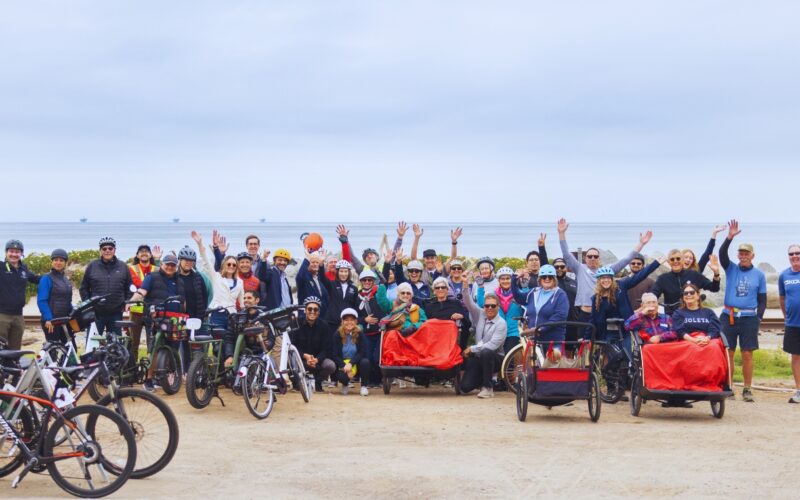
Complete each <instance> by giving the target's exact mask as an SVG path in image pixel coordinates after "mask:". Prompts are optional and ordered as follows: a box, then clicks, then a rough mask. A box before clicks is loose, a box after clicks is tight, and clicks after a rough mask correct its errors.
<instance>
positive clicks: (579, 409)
mask: <svg viewBox="0 0 800 500" xmlns="http://www.w3.org/2000/svg"><path fill="white" fill-rule="evenodd" d="M329 391H330V389H329ZM223 397H224V399H225V402H226V404H227V407H224V408H223V407H222V406H221V405H220V403H219V401H216V400H215V401H214V402H213V403H212V404H211V406H210V407H209V408H207V409H206V410H203V411H198V410H194V409H192V408H191V407H190V406H189V405H188V403H187V402H186V399H185V397H184V396H183V393H179V394H178V395H176V396H172V397H168V398H167V399H168V401H169V403H170V405H171V406H172V407H173V409H174V410H175V411H176V413H177V415H178V418H179V421H180V425H181V442H180V447H179V449H178V452H177V454H176V456H175V458H174V460H173V461H172V463H171V464H170V465H169V466H168V467H167V468H166V469H165V470H164V471H162V472H161V473H160V474H158V475H156V476H154V477H152V478H149V479H146V480H139V481H133V480H131V481H129V482H128V483H127V484H126V485H125V486H124V487H123V488H122V490H120V492H118V493H117V494H116V495H115V498H131V499H140V498H198V497H203V498H218V497H223V496H224V497H227V498H294V497H326V498H360V497H379V498H388V497H391V498H438V497H469V498H474V497H491V498H498V497H515V498H516V497H531V496H532V495H539V496H542V495H544V496H547V497H567V496H569V497H594V498H596V497H616V496H624V497H643V496H647V497H674V496H681V497H692V498H697V497H700V498H702V497H719V496H729V497H737V498H745V497H754V496H759V497H768V498H790V497H793V498H796V495H797V490H798V488H800V475H798V464H800V405H789V404H787V396H786V395H784V394H774V393H765V392H756V398H757V402H756V403H744V402H742V401H731V402H729V404H728V408H727V411H726V414H725V417H724V418H723V419H722V420H717V419H715V418H713V417H712V416H711V412H710V408H709V406H708V404H707V403H698V404H696V405H695V408H693V409H675V408H669V409H666V408H661V407H660V406H658V405H657V404H655V403H653V402H650V403H648V404H645V405H644V406H643V408H642V413H641V415H642V416H641V417H639V418H634V417H632V416H630V414H629V410H628V405H627V404H625V403H619V404H617V405H604V406H603V407H602V414H601V418H600V421H599V422H598V423H592V422H591V421H590V420H589V417H588V411H587V407H586V404H585V402H575V404H574V405H573V406H569V407H560V408H553V409H552V410H547V409H546V408H544V407H540V406H535V405H531V406H529V411H528V420H527V422H525V423H521V422H519V421H518V420H517V417H516V412H515V407H514V398H513V396H512V395H511V394H509V393H503V394H498V395H497V396H496V397H495V398H494V399H492V400H479V399H477V398H476V397H475V396H474V395H473V396H462V397H456V396H455V395H454V394H453V393H452V391H449V390H445V389H444V388H442V387H440V386H439V387H434V388H430V389H423V388H418V389H411V388H409V389H403V390H398V389H396V388H395V389H394V390H393V391H392V394H391V395H389V396H384V395H383V394H382V393H381V392H380V391H373V392H372V394H370V396H369V397H366V398H364V397H360V396H359V395H358V394H357V392H356V393H355V394H353V393H351V394H350V395H348V396H341V395H339V394H332V393H327V394H319V393H317V394H315V395H314V397H313V399H312V401H311V403H309V404H304V403H303V402H302V399H301V398H300V396H299V395H298V394H296V393H291V394H287V395H285V396H280V397H279V399H278V402H277V404H276V406H275V409H274V410H273V413H272V415H271V416H270V417H269V418H268V419H267V420H264V421H259V420H256V419H254V418H253V417H252V416H250V414H249V413H248V412H247V409H246V408H245V406H244V403H243V401H242V399H241V398H240V397H236V396H234V395H233V394H232V393H230V392H228V391H225V392H224V393H223ZM10 481H11V478H4V479H2V480H0V497H3V498H31V497H42V496H44V497H48V496H54V497H59V496H61V497H63V496H64V495H63V494H62V493H61V490H60V489H58V487H57V486H56V485H55V483H53V482H52V481H51V480H50V479H49V478H48V477H46V476H44V475H30V476H28V478H26V479H25V480H24V481H23V482H22V484H21V485H20V486H19V488H18V489H17V490H11V489H10V486H9V485H10Z"/></svg>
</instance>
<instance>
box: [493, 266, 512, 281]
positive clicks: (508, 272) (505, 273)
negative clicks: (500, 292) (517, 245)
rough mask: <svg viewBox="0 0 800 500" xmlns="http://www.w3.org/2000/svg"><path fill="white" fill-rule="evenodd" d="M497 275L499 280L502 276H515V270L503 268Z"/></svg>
mask: <svg viewBox="0 0 800 500" xmlns="http://www.w3.org/2000/svg"><path fill="white" fill-rule="evenodd" d="M495 275H496V276H497V277H498V278H499V277H500V276H514V270H513V269H511V268H510V267H508V266H503V267H501V268H500V269H498V270H497V272H496V273H495Z"/></svg>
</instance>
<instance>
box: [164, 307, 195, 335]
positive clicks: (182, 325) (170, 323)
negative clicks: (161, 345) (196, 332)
mask: <svg viewBox="0 0 800 500" xmlns="http://www.w3.org/2000/svg"><path fill="white" fill-rule="evenodd" d="M187 319H189V315H188V314H184V313H177V312H170V311H165V312H164V313H163V316H162V317H161V318H160V319H159V328H160V329H161V331H162V332H163V333H164V337H166V339H167V340H171V341H173V342H181V341H183V340H186V339H188V338H189V332H188V331H187V330H186V320H187Z"/></svg>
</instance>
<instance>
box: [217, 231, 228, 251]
mask: <svg viewBox="0 0 800 500" xmlns="http://www.w3.org/2000/svg"><path fill="white" fill-rule="evenodd" d="M217 248H219V251H220V252H222V253H225V252H227V251H228V239H227V238H225V237H224V236H222V235H220V236H219V241H218V242H217Z"/></svg>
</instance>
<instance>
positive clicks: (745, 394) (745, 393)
mask: <svg viewBox="0 0 800 500" xmlns="http://www.w3.org/2000/svg"><path fill="white" fill-rule="evenodd" d="M742 401H747V402H748V403H753V402H755V399H753V391H751V390H750V388H749V387H745V388H744V390H742Z"/></svg>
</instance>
